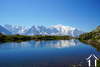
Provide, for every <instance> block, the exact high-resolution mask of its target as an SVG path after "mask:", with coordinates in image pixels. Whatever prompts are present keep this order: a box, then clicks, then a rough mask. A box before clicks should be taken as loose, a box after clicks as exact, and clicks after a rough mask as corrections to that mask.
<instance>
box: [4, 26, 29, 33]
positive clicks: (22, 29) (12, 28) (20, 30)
mask: <svg viewBox="0 0 100 67" xmlns="http://www.w3.org/2000/svg"><path fill="white" fill-rule="evenodd" d="M4 28H5V29H7V30H9V31H10V32H11V33H12V34H24V33H25V32H26V31H27V30H28V29H27V28H25V27H22V26H12V25H9V24H5V25H4Z"/></svg>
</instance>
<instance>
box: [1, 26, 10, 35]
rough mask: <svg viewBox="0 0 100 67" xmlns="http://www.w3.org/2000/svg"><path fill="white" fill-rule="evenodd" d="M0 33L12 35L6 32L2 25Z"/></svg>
mask: <svg viewBox="0 0 100 67" xmlns="http://www.w3.org/2000/svg"><path fill="white" fill-rule="evenodd" d="M0 33H2V34H5V35H12V33H11V32H10V31H8V30H6V29H5V28H4V27H2V26H1V25H0Z"/></svg>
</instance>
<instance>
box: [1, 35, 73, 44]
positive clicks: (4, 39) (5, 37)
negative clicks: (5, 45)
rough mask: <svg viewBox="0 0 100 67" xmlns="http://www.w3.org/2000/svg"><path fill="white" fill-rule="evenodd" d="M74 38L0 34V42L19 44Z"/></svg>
mask: <svg viewBox="0 0 100 67" xmlns="http://www.w3.org/2000/svg"><path fill="white" fill-rule="evenodd" d="M73 38H74V37H71V36H67V35H65V36H54V35H52V36H51V35H45V36H42V35H36V36H25V35H19V34H17V35H4V34H1V33H0V42H1V43H2V42H12V41H15V42H21V41H27V40H69V39H73Z"/></svg>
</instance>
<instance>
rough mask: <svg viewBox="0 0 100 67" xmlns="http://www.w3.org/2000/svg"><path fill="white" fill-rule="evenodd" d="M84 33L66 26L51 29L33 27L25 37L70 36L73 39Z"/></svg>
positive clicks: (51, 27) (56, 26)
mask: <svg viewBox="0 0 100 67" xmlns="http://www.w3.org/2000/svg"><path fill="white" fill-rule="evenodd" d="M83 33H84V32H83V31H81V30H79V29H77V28H72V27H70V26H64V25H60V24H59V25H55V26H53V25H52V26H50V27H44V26H37V27H35V26H32V27H31V28H30V29H29V30H28V31H27V32H26V33H25V34H24V35H31V36H32V35H69V36H73V37H77V36H79V35H81V34H83Z"/></svg>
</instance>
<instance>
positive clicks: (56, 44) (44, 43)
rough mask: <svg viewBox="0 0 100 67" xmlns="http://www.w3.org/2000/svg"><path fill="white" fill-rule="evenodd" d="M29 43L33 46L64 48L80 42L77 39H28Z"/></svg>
mask: <svg viewBox="0 0 100 67" xmlns="http://www.w3.org/2000/svg"><path fill="white" fill-rule="evenodd" d="M29 43H31V44H33V45H35V47H38V48H39V47H51V48H65V47H71V46H76V45H78V44H79V43H80V42H79V41H78V40H75V39H72V40H58V41H29Z"/></svg>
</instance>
